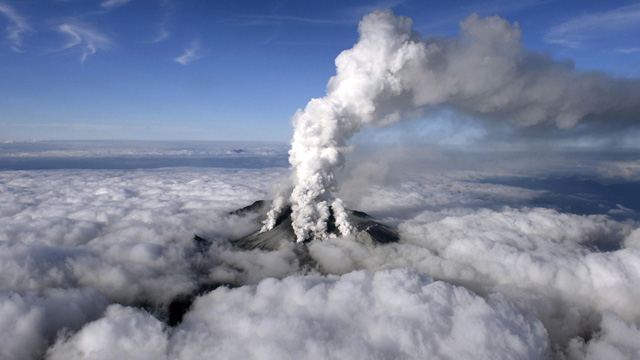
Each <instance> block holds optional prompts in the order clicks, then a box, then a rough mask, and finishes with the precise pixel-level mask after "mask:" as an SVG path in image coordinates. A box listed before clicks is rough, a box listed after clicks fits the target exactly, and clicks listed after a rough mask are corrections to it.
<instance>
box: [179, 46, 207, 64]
mask: <svg viewBox="0 0 640 360" xmlns="http://www.w3.org/2000/svg"><path fill="white" fill-rule="evenodd" d="M202 57H203V55H202V48H201V46H200V41H198V40H194V41H192V42H191V43H190V44H189V46H187V47H186V48H185V49H184V53H183V54H182V55H180V56H178V57H177V58H175V59H173V61H175V62H177V63H180V64H182V65H189V64H191V63H192V62H194V61H196V60H198V59H200V58H202Z"/></svg>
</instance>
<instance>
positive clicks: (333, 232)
mask: <svg viewBox="0 0 640 360" xmlns="http://www.w3.org/2000/svg"><path fill="white" fill-rule="evenodd" d="M270 207H271V201H265V200H258V201H256V202H254V203H253V204H251V205H249V206H246V207H243V208H241V209H238V210H235V211H232V212H231V214H233V215H239V216H246V215H249V214H258V217H257V219H256V221H258V222H260V223H262V222H263V221H264V219H265V218H266V216H267V215H266V214H267V211H268V210H269V208H270ZM346 212H347V215H348V218H349V222H350V223H351V225H352V226H353V229H354V230H353V232H352V234H351V236H352V237H353V238H355V240H356V241H359V242H363V243H369V244H386V243H392V242H397V241H398V239H399V236H398V232H397V231H396V230H395V229H394V228H392V227H390V226H387V225H384V224H381V223H379V222H376V221H375V220H374V219H373V218H372V217H371V216H369V215H368V214H366V213H364V212H362V211H357V210H348V209H347V210H346ZM291 213H292V210H291V206H287V207H285V208H284V210H283V211H282V212H281V213H280V215H279V216H278V218H277V219H276V222H275V226H274V227H273V228H272V229H271V230H268V231H264V232H262V231H257V232H255V233H252V234H250V235H247V236H245V237H243V238H241V239H238V240H236V241H235V242H234V244H235V245H236V246H238V247H240V248H243V249H262V250H276V249H278V248H279V247H280V245H281V244H283V243H287V242H289V243H296V235H295V233H294V231H293V227H292V219H291ZM327 233H328V234H329V236H330V237H333V236H335V237H338V236H341V234H340V232H339V231H338V229H337V227H336V225H335V218H334V217H333V213H332V214H331V216H330V217H329V221H328V222H327ZM310 241H314V240H307V241H305V242H310Z"/></svg>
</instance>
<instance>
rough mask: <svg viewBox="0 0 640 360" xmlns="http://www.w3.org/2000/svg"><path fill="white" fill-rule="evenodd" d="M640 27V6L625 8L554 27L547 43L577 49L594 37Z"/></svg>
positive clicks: (583, 17)
mask: <svg viewBox="0 0 640 360" xmlns="http://www.w3.org/2000/svg"><path fill="white" fill-rule="evenodd" d="M636 27H640V4H635V5H630V6H623V7H619V8H616V9H613V10H610V11H606V12H600V13H592V14H585V15H582V16H579V17H576V18H574V19H571V20H568V21H565V22H563V23H561V24H558V25H555V26H553V27H552V28H551V29H549V31H548V32H547V34H546V36H545V41H547V42H549V43H552V44H557V45H561V46H566V47H571V48H577V47H580V46H582V45H583V43H585V42H586V41H588V40H589V39H591V38H593V37H594V36H602V34H603V33H606V32H616V31H621V30H627V29H630V28H636Z"/></svg>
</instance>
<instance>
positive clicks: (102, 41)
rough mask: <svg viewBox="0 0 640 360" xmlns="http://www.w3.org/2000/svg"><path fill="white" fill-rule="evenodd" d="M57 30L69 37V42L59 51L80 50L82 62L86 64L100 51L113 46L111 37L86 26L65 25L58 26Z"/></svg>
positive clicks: (76, 24)
mask: <svg viewBox="0 0 640 360" xmlns="http://www.w3.org/2000/svg"><path fill="white" fill-rule="evenodd" d="M56 30H57V31H58V32H60V33H62V34H64V35H65V36H66V37H67V42H66V43H65V44H64V45H63V46H62V48H60V49H59V50H58V51H63V50H68V49H72V48H73V49H75V48H77V49H80V50H81V56H80V62H84V61H85V60H87V57H89V56H90V55H93V54H95V53H96V52H97V51H98V50H102V49H107V48H109V47H110V46H111V44H112V41H111V39H109V37H107V36H106V35H104V34H102V33H101V32H100V31H98V30H97V29H94V28H92V27H91V26H89V25H86V24H78V23H64V24H60V25H58V26H57V27H56Z"/></svg>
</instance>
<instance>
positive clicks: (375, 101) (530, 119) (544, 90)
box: [262, 10, 640, 242]
mask: <svg viewBox="0 0 640 360" xmlns="http://www.w3.org/2000/svg"><path fill="white" fill-rule="evenodd" d="M460 28H461V32H460V36H459V37H458V38H433V37H427V38H422V37H421V36H420V34H418V33H417V32H415V31H413V30H412V28H411V19H409V18H407V17H403V16H395V15H394V14H393V12H392V11H391V10H381V11H374V12H373V13H371V14H368V15H366V16H365V17H364V18H363V19H362V21H361V22H360V24H359V27H358V31H359V33H360V40H359V41H358V43H357V44H355V45H354V46H353V48H351V49H349V50H345V51H343V52H342V53H341V54H340V55H339V56H338V57H337V58H336V61H335V62H336V75H335V76H333V77H332V78H331V79H330V80H329V83H328V85H327V95H326V96H325V97H323V98H320V99H312V100H311V101H309V103H308V104H307V106H306V107H305V109H304V110H298V112H297V113H296V114H295V115H294V116H293V118H292V123H293V126H294V135H293V140H292V142H291V150H290V151H289V155H290V156H289V162H290V163H291V166H292V168H293V178H292V181H293V190H291V191H290V192H289V191H287V192H286V193H284V194H282V193H281V194H280V195H278V196H277V197H276V199H275V200H274V203H273V206H272V209H271V211H269V213H268V218H267V220H265V222H264V226H263V228H262V231H268V230H270V229H272V228H273V227H274V225H275V223H276V219H277V217H278V215H279V214H280V212H281V211H282V210H283V209H284V208H285V207H286V205H287V204H288V203H290V204H291V207H292V211H293V213H292V222H293V230H294V232H295V234H296V237H297V241H298V242H301V241H304V240H307V239H323V238H326V237H327V236H328V233H327V222H328V220H329V218H330V216H331V212H333V216H334V218H335V224H336V226H337V227H338V229H339V230H340V232H341V233H342V234H343V235H347V234H349V233H350V232H351V231H352V227H351V225H350V224H349V221H348V216H347V214H346V212H345V209H344V205H343V203H342V201H341V200H340V199H337V198H335V196H334V195H333V194H334V193H335V192H336V190H337V188H336V181H335V171H336V170H337V169H339V168H340V167H341V166H342V165H343V164H344V160H345V155H346V153H347V152H349V147H348V146H347V143H346V142H347V140H348V139H349V138H351V137H352V136H353V135H354V134H355V133H356V132H358V131H359V130H360V128H361V127H362V126H364V125H369V126H385V125H387V124H390V123H392V122H395V121H398V120H400V119H402V118H406V117H412V116H417V115H419V114H420V110H421V109H422V108H424V107H427V106H430V107H432V108H435V107H436V106H438V105H446V106H448V107H449V108H452V109H454V110H455V109H457V110H462V111H464V112H466V113H470V114H474V115H476V116H478V117H489V116H490V117H491V118H493V119H498V120H502V121H508V122H511V123H515V124H516V125H519V126H533V125H536V124H540V123H545V122H546V123H551V124H554V125H555V126H557V127H558V128H570V127H573V126H574V125H575V124H576V123H578V122H579V121H580V120H581V119H582V118H584V117H585V116H586V115H593V116H592V119H593V118H597V117H598V116H599V115H600V114H606V113H607V112H614V113H615V112H616V111H620V110H622V111H621V112H619V113H620V114H624V113H625V110H626V109H629V108H633V109H636V110H638V108H640V87H639V86H638V83H637V82H633V83H631V82H629V81H625V80H616V79H612V78H610V77H607V76H605V75H603V74H599V73H578V72H577V71H575V69H574V68H573V66H572V65H571V64H567V63H566V62H565V63H560V62H554V61H553V60H552V59H550V58H548V57H546V56H544V55H541V54H537V53H534V52H527V51H525V50H524V49H523V46H522V43H521V42H520V34H521V33H520V29H519V28H518V25H517V24H515V25H511V24H510V23H509V22H507V21H505V20H503V19H501V18H499V17H497V16H493V17H487V18H479V17H478V16H477V15H475V14H474V15H471V16H469V17H468V18H467V19H465V20H463V21H462V22H461V23H460ZM627 113H631V114H635V113H637V111H635V112H627ZM604 119H605V120H606V119H608V117H604ZM618 120H619V121H629V120H631V121H638V120H640V119H637V118H636V119H625V118H620V119H618ZM594 121H600V120H594Z"/></svg>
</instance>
